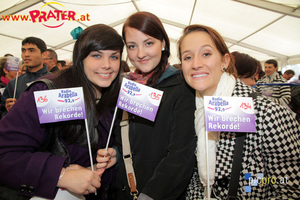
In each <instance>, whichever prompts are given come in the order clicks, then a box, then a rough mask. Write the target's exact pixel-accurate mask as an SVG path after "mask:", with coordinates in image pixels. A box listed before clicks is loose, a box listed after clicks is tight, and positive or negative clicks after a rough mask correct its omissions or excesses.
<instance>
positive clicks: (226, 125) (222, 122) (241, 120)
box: [204, 96, 256, 132]
mask: <svg viewBox="0 0 300 200" xmlns="http://www.w3.org/2000/svg"><path fill="white" fill-rule="evenodd" d="M204 111H205V128H206V131H223V132H256V124H255V115H254V108H253V101H252V98H251V97H215V96H204Z"/></svg>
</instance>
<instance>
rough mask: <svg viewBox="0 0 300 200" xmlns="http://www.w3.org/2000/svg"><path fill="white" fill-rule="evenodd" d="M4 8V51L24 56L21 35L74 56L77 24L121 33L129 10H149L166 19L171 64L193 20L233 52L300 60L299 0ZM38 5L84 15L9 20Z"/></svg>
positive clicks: (93, 0) (144, 0)
mask: <svg viewBox="0 0 300 200" xmlns="http://www.w3.org/2000/svg"><path fill="white" fill-rule="evenodd" d="M0 8H1V9H0V13H1V14H0V16H1V18H0V20H1V21H0V26H1V30H0V44H1V47H2V48H1V49H0V56H3V55H4V54H6V53H11V54H13V55H14V56H16V57H21V50H20V49H21V41H22V40H23V39H24V38H25V37H28V36H35V37H39V38H41V39H43V40H44V41H45V42H46V44H47V45H48V48H52V49H54V50H55V51H56V52H57V54H58V57H59V59H60V60H62V59H71V58H72V49H73V45H74V42H75V40H73V39H72V37H71V35H70V32H71V31H72V30H73V29H74V28H76V27H78V26H80V27H82V28H83V29H85V28H86V27H88V26H91V25H93V24H98V23H104V24H107V25H110V26H112V27H114V28H115V29H116V30H117V31H118V32H119V33H121V30H122V25H123V23H124V21H125V20H126V18H127V17H128V16H129V15H131V14H133V13H135V12H137V11H148V12H151V13H153V14H155V15H157V16H158V17H159V18H160V19H161V21H162V22H163V24H164V26H165V29H166V31H167V33H168V35H169V38H170V41H171V58H170V63H171V64H175V63H179V60H178V58H177V50H176V49H177V45H176V44H177V40H178V39H179V37H180V35H181V33H182V30H183V28H184V27H186V26H187V25H189V24H204V25H207V26H210V27H212V28H214V29H216V30H217V31H218V32H219V33H220V34H221V35H222V36H223V37H224V39H225V41H226V44H227V45H228V47H229V50H230V51H231V52H233V51H240V52H244V53H247V54H249V55H251V56H252V57H254V58H256V59H258V60H260V61H265V60H267V59H271V58H273V59H277V60H279V61H281V64H282V65H283V66H285V65H287V64H296V63H300V37H299V33H300V1H299V0H268V1H267V0H131V1H129V0H101V1H99V0H85V1H83V0H57V1H55V2H53V1H50V0H21V1H20V0H10V1H1V2H0ZM33 10H39V11H47V13H49V11H54V10H69V11H75V12H76V18H80V17H82V19H83V16H84V17H85V21H65V23H64V24H63V25H62V26H60V27H58V28H48V27H46V26H45V25H47V26H55V25H59V24H62V21H56V20H54V19H51V20H49V21H47V22H42V23H40V22H36V23H33V22H32V21H29V20H28V21H25V20H23V21H21V20H20V19H19V21H12V19H11V18H10V21H7V20H4V17H5V16H8V15H29V12H30V11H33ZM87 14H88V15H89V16H88V18H87ZM29 18H30V17H29ZM88 20H89V21H88ZM43 24H44V25H43ZM125 52H126V51H125Z"/></svg>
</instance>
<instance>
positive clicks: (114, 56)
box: [83, 50, 120, 97]
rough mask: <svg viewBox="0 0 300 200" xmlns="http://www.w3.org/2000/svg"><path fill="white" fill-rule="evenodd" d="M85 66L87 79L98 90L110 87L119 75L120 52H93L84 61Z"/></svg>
mask: <svg viewBox="0 0 300 200" xmlns="http://www.w3.org/2000/svg"><path fill="white" fill-rule="evenodd" d="M83 65H84V73H85V75H86V77H87V78H88V79H89V81H91V82H92V84H93V85H94V86H95V87H96V88H106V87H109V86H110V85H111V83H112V82H113V80H115V78H116V77H117V75H118V73H119V68H120V50H99V51H92V52H90V54H89V55H88V56H87V57H86V58H85V59H84V60H83ZM100 90H101V89H100ZM97 91H99V89H97ZM97 97H99V94H98V95H97Z"/></svg>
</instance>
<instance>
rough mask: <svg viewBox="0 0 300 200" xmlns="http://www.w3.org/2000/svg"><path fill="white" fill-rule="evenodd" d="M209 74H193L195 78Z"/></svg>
mask: <svg viewBox="0 0 300 200" xmlns="http://www.w3.org/2000/svg"><path fill="white" fill-rule="evenodd" d="M207 75H208V74H195V75H193V78H198V77H203V76H207Z"/></svg>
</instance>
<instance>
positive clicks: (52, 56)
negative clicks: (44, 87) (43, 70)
mask: <svg viewBox="0 0 300 200" xmlns="http://www.w3.org/2000/svg"><path fill="white" fill-rule="evenodd" d="M43 61H44V64H45V65H46V66H47V67H48V71H49V72H51V73H55V72H57V71H59V68H58V67H57V66H56V63H57V54H56V52H55V51H54V50H52V49H47V51H45V55H44V57H43Z"/></svg>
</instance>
